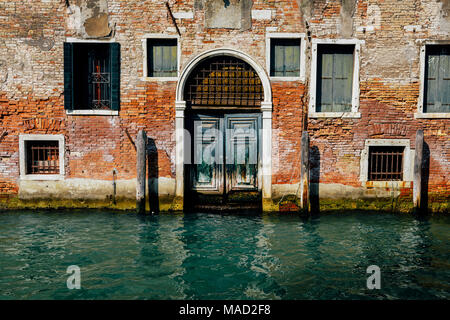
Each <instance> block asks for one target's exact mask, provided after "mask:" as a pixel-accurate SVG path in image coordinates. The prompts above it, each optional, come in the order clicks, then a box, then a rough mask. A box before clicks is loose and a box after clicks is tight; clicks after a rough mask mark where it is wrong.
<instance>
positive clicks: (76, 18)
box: [67, 0, 112, 38]
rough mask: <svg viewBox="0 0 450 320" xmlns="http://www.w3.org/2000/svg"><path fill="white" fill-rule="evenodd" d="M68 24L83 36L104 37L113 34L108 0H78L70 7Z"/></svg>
mask: <svg viewBox="0 0 450 320" xmlns="http://www.w3.org/2000/svg"><path fill="white" fill-rule="evenodd" d="M68 13H69V17H68V20H67V25H68V27H69V28H72V29H74V30H75V31H76V32H77V33H78V35H79V36H81V37H83V38H104V37H108V36H109V35H111V32H112V29H111V27H110V26H109V16H108V2H107V0H76V1H72V2H71V5H70V7H69V9H68Z"/></svg>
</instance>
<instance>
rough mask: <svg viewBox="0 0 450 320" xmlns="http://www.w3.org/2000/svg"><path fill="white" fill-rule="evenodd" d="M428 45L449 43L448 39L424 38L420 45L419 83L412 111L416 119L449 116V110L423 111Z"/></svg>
mask: <svg viewBox="0 0 450 320" xmlns="http://www.w3.org/2000/svg"><path fill="white" fill-rule="evenodd" d="M429 45H450V40H434V41H430V40H425V41H423V44H422V46H421V47H420V85H419V98H418V100H417V112H416V113H414V118H416V119H439V118H447V119H449V118H450V112H430V113H427V112H423V103H424V92H423V91H424V90H425V81H426V80H425V63H426V61H425V59H426V50H427V46H429Z"/></svg>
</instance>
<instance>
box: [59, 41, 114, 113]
mask: <svg viewBox="0 0 450 320" xmlns="http://www.w3.org/2000/svg"><path fill="white" fill-rule="evenodd" d="M119 85H120V45H119V44H118V43H64V107H65V109H68V110H118V109H119Z"/></svg>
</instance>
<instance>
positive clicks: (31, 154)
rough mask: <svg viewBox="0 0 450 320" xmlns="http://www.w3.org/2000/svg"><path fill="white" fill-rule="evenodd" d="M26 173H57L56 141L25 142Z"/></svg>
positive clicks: (57, 153) (57, 154) (57, 149)
mask: <svg viewBox="0 0 450 320" xmlns="http://www.w3.org/2000/svg"><path fill="white" fill-rule="evenodd" d="M27 160H28V161H27V174H59V146H58V141H29V142H27Z"/></svg>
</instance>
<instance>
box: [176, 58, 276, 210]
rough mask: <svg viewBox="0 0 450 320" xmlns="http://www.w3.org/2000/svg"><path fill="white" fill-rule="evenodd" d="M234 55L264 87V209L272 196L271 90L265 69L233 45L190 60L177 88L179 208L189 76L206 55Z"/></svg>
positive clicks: (178, 202)
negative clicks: (245, 64)
mask: <svg viewBox="0 0 450 320" xmlns="http://www.w3.org/2000/svg"><path fill="white" fill-rule="evenodd" d="M218 56H231V57H235V58H237V59H240V60H242V61H244V62H245V63H247V64H248V65H250V66H251V67H252V68H253V70H254V71H255V72H256V73H257V75H258V77H259V79H260V81H261V85H262V87H263V100H262V102H261V112H262V119H263V120H262V196H263V209H264V204H265V203H266V201H264V200H265V199H271V196H272V90H271V85H270V80H269V77H268V76H267V73H266V71H265V70H264V69H263V68H262V67H261V66H260V65H259V64H258V63H257V62H256V61H255V60H254V59H252V58H251V57H250V56H249V55H247V54H246V53H243V52H241V51H238V50H234V49H214V50H209V51H206V52H203V53H201V54H199V55H198V56H196V57H195V58H193V59H192V60H191V61H190V62H188V63H187V65H186V66H185V68H184V69H183V71H182V73H181V75H180V78H179V81H178V84H177V89H176V102H175V118H176V119H175V132H176V166H175V170H176V204H175V208H176V209H183V197H184V155H185V150H184V146H185V130H184V116H185V109H186V101H185V100H184V93H185V86H186V84H187V82H188V80H189V76H190V75H191V73H192V72H193V71H194V70H195V68H196V67H197V66H198V65H199V64H200V63H201V62H202V61H204V60H205V59H208V58H212V57H218Z"/></svg>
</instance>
